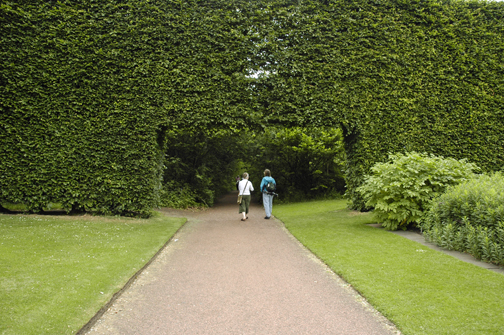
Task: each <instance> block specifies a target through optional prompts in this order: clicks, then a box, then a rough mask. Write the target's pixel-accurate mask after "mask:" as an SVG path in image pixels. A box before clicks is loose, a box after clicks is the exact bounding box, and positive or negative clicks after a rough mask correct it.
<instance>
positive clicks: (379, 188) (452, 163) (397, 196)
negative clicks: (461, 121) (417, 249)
mask: <svg viewBox="0 0 504 335" xmlns="http://www.w3.org/2000/svg"><path fill="white" fill-rule="evenodd" d="M389 159H390V162H386V163H376V164H375V165H374V166H373V167H372V168H371V171H372V172H373V175H367V176H365V177H364V184H363V185H362V186H360V187H359V188H358V191H359V192H360V193H361V194H362V196H363V197H364V199H366V205H367V206H371V207H374V211H375V213H376V215H377V218H378V220H380V222H382V223H383V227H385V228H386V229H389V230H397V229H398V228H402V229H407V227H408V225H409V224H412V223H417V222H418V221H419V220H420V219H421V218H422V216H423V215H424V212H425V211H426V210H428V209H429V207H430V204H431V201H432V199H433V198H435V197H436V196H439V195H440V194H442V193H443V192H444V191H445V190H446V188H447V187H448V186H450V185H456V184H459V183H461V182H463V181H466V180H468V179H469V178H471V177H472V176H473V171H474V170H476V169H477V167H476V165H475V164H472V163H467V162H466V161H465V160H455V159H453V158H443V157H436V156H434V155H428V154H420V153H415V152H412V153H407V154H396V155H392V154H391V155H389Z"/></svg>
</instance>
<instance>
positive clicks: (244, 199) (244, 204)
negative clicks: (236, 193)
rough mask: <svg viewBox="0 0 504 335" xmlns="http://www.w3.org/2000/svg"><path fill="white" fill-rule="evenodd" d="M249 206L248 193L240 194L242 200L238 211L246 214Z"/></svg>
mask: <svg viewBox="0 0 504 335" xmlns="http://www.w3.org/2000/svg"><path fill="white" fill-rule="evenodd" d="M249 206H250V194H249V195H242V202H241V204H240V209H239V210H238V213H243V212H245V214H248V212H249Z"/></svg>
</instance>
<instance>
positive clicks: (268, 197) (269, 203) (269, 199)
mask: <svg viewBox="0 0 504 335" xmlns="http://www.w3.org/2000/svg"><path fill="white" fill-rule="evenodd" d="M268 183H273V184H274V185H275V188H276V181H275V179H273V177H271V171H270V170H268V169H266V170H264V177H263V179H262V181H261V186H260V188H259V189H260V190H261V192H262V196H263V204H264V210H265V211H266V217H265V219H269V218H270V217H271V212H273V197H274V193H273V192H272V191H268V190H267V189H266V186H267V185H268Z"/></svg>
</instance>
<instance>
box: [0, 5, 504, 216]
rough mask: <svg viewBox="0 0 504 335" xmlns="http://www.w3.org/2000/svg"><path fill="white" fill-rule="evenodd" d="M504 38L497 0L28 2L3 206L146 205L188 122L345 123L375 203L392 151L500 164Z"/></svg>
mask: <svg viewBox="0 0 504 335" xmlns="http://www.w3.org/2000/svg"><path fill="white" fill-rule="evenodd" d="M503 37H504V4H503V3H501V2H494V1H491V2H476V1H474V2H473V1H456V0H453V1H451V0H446V1H444V0H443V1H441V0H413V1H410V0H408V1H405V0H353V1H347V0H329V1H322V0H304V1H298V0H273V1H271V0H268V1H254V2H251V1H248V0H212V1H205V0H199V1H198V0H190V1H178V0H150V1H139V0H110V1H101V0H81V1H66V0H64V1H53V0H50V1H41V0H40V1H29V2H26V1H17V0H11V1H8V2H5V3H2V5H0V62H1V63H0V64H1V66H0V192H1V193H0V200H2V201H11V202H23V203H25V204H27V205H28V207H29V208H31V209H33V210H38V209H40V208H42V207H44V206H45V205H46V204H47V203H49V202H59V203H62V204H64V205H65V206H66V207H68V208H70V207H72V208H79V207H81V208H82V207H84V208H85V209H89V210H97V211H101V212H115V213H128V212H139V213H147V212H148V210H149V209H150V208H151V207H152V206H154V205H155V204H157V203H159V197H160V193H161V190H162V187H161V184H160V183H161V179H162V178H161V177H162V174H163V169H162V165H163V153H164V149H165V148H164V147H163V145H164V143H165V133H166V132H169V131H172V130H175V131H176V130H177V129H180V128H185V129H186V130H188V131H199V130H201V129H212V128H215V127H221V128H226V129H232V130H235V129H244V128H248V127H251V128H253V129H260V127H261V126H265V125H271V124H282V125H284V126H310V127H320V126H329V127H341V128H342V131H343V135H344V142H345V148H346V153H347V159H348V165H347V169H346V171H347V172H346V182H347V187H348V195H349V196H350V198H351V199H352V201H353V206H354V207H355V208H360V209H362V208H365V204H364V201H363V199H362V197H361V196H360V193H358V192H357V191H356V190H357V187H358V186H359V185H361V184H362V182H363V176H364V175H365V174H366V173H368V172H369V169H370V168H371V166H372V165H373V164H374V163H376V162H379V161H384V159H385V157H386V154H387V153H388V152H406V151H417V152H429V153H433V154H436V155H443V156H445V157H455V158H457V159H461V158H467V159H468V160H469V161H471V162H475V163H476V164H478V165H479V166H481V167H482V168H483V169H484V170H498V169H500V168H501V167H502V166H503V165H504V147H503V146H504V109H503V108H502V106H503V105H504V98H503V93H504V81H503V80H502V78H503V77H504V38H503ZM252 73H256V74H257V78H256V77H254V76H251V74H252Z"/></svg>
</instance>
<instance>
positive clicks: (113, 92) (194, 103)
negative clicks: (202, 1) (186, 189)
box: [0, 0, 252, 214]
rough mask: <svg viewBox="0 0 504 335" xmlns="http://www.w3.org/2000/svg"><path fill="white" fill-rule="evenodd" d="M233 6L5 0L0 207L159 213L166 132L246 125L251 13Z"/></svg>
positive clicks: (0, 14) (0, 42) (0, 16)
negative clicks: (246, 28) (56, 205)
mask: <svg viewBox="0 0 504 335" xmlns="http://www.w3.org/2000/svg"><path fill="white" fill-rule="evenodd" d="M224 3H225V2H224V1H222V2H220V3H219V4H218V5H217V7H216V8H211V7H208V6H205V5H199V4H198V5H197V4H196V3H195V2H193V3H191V2H186V1H138V0H130V1H128V0H125V1H102V0H88V1H30V2H25V1H10V2H7V3H2V5H0V26H1V28H0V29H1V30H0V64H1V67H0V82H1V85H0V143H1V144H0V201H11V202H23V203H25V204H27V205H28V206H29V208H30V209H32V210H35V211H38V210H40V209H42V208H43V207H44V206H46V205H47V204H48V203H50V202H61V203H63V204H64V205H65V206H66V207H67V208H74V209H76V208H82V207H84V208H85V209H87V210H95V211H99V212H104V213H140V214H146V213H148V211H149V210H150V208H152V207H153V206H154V205H155V204H156V203H157V198H158V191H159V188H160V178H161V176H162V158H163V156H164V152H163V151H164V148H163V145H164V141H165V138H164V137H165V136H164V133H165V131H166V130H167V129H169V128H170V127H177V126H178V127H193V128H194V127H200V128H204V127H211V125H212V124H215V123H219V124H224V125H227V124H231V125H232V126H233V127H238V126H240V125H242V126H243V124H245V122H246V120H245V119H244V118H242V117H241V114H242V109H241V108H240V104H244V103H247V102H248V100H249V99H248V98H247V97H244V95H246V93H245V92H246V91H247V90H246V86H247V85H248V84H247V83H246V82H247V79H246V77H245V76H244V75H243V74H242V73H240V71H241V72H243V71H244V65H243V64H244V63H245V62H247V57H246V52H247V51H248V49H247V43H243V39H244V38H245V37H244V35H243V33H242V31H241V26H242V19H241V18H240V17H242V16H243V15H244V14H242V13H240V12H236V10H235V8H233V11H232V12H230V11H229V10H225V8H226V6H225V5H223V4H224ZM209 5H211V3H209ZM223 8H224V9H223ZM212 12H215V13H216V14H215V15H212ZM229 13H231V14H232V15H231V14H229ZM226 15H228V16H226ZM250 43H252V42H248V44H250ZM236 45H239V47H238V48H235V46H236ZM240 82H243V83H242V84H240Z"/></svg>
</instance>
